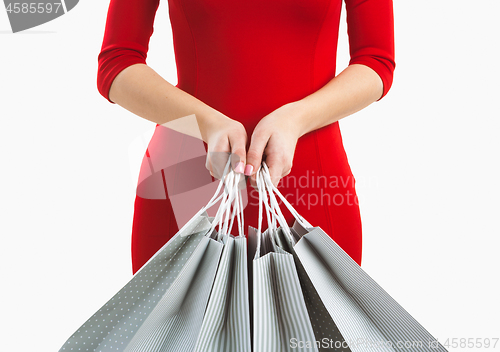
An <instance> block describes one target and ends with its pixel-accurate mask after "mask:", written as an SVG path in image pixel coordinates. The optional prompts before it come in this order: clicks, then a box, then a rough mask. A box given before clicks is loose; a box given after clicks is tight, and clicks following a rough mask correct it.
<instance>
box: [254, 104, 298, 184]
mask: <svg viewBox="0 0 500 352" xmlns="http://www.w3.org/2000/svg"><path fill="white" fill-rule="evenodd" d="M301 114H302V110H301V109H300V108H299V106H298V104H297V103H296V102H292V103H288V104H285V105H283V106H281V107H279V108H278V109H276V110H274V111H273V112H271V113H270V114H268V115H267V116H265V117H264V118H263V119H262V120H260V121H259V123H258V124H257V126H256V127H255V129H254V131H253V133H252V137H251V141H250V147H249V149H248V152H247V165H246V167H245V175H247V176H251V177H250V184H251V185H252V186H253V187H256V180H255V176H256V172H257V170H258V168H259V166H260V164H261V162H262V159H263V157H264V160H265V161H266V163H267V166H268V167H269V173H270V176H271V180H272V182H273V184H274V185H275V186H276V187H277V186H278V183H279V181H280V180H281V178H282V177H284V176H286V175H288V174H289V173H290V171H291V170H292V162H293V156H294V153H295V146H296V145H297V140H298V139H299V137H301V136H302V135H303V127H302V123H301Z"/></svg>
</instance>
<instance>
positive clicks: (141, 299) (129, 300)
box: [59, 161, 231, 352]
mask: <svg viewBox="0 0 500 352" xmlns="http://www.w3.org/2000/svg"><path fill="white" fill-rule="evenodd" d="M229 165H230V164H229V161H228V163H227V165H226V169H225V174H224V175H227V176H229V175H230V174H231V173H227V172H226V171H227V170H229ZM224 183H225V182H223V181H222V180H221V182H220V183H219V187H218V188H217V191H216V192H215V194H214V196H213V197H212V199H211V200H210V201H209V202H208V204H207V205H206V206H205V207H203V208H202V209H200V211H198V212H197V214H195V215H194V216H193V217H192V218H191V219H190V220H189V221H188V222H187V223H186V224H185V225H184V226H183V227H182V228H181V229H180V230H179V231H178V232H177V233H176V234H175V235H174V236H173V237H172V238H171V239H170V240H169V241H168V242H167V243H166V244H165V245H164V246H163V247H162V248H160V250H158V251H157V252H156V253H155V254H154V255H153V256H152V257H151V258H150V259H149V260H148V262H146V264H144V265H143V267H141V269H140V270H138V271H137V272H136V273H135V274H134V276H133V277H132V279H131V280H130V281H129V282H128V283H127V284H126V285H125V286H124V287H123V288H122V289H121V290H120V291H118V292H117V293H116V294H115V295H114V296H113V297H112V298H111V299H110V300H109V301H108V302H107V303H106V304H104V305H103V306H102V307H101V308H100V309H99V310H98V311H97V312H96V313H95V314H94V315H93V316H92V317H90V318H89V319H88V320H87V321H86V322H85V323H84V324H83V325H82V326H81V327H80V328H79V329H78V330H77V331H76V332H75V333H74V334H73V335H72V336H71V337H70V338H69V339H68V340H67V341H66V343H65V344H64V345H63V346H62V347H61V349H60V350H59V351H60V352H63V351H64V352H66V351H78V350H81V351H127V352H129V351H130V352H131V351H134V352H138V351H175V352H180V351H192V350H193V348H194V344H195V342H196V339H197V336H198V333H199V331H200V328H201V324H202V321H203V316H204V313H205V309H206V306H207V302H208V298H209V296H210V291H211V289H212V285H213V282H214V279H215V274H216V271H217V267H218V263H219V259H220V256H221V253H222V250H223V247H224V244H223V243H222V242H221V241H220V238H217V232H216V231H215V230H214V222H213V220H214V219H213V218H209V217H208V215H207V213H206V209H207V208H209V207H211V206H212V205H214V204H216V203H217V202H218V201H219V200H221V199H224V197H227V191H226V189H224V193H223V194H221V195H218V193H219V192H220V191H221V187H222V185H223V184H224Z"/></svg>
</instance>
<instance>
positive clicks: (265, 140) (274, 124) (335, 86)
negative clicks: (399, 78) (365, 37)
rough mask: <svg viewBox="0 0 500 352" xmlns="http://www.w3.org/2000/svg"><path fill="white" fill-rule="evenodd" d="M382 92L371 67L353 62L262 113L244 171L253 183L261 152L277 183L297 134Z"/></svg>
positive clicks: (345, 113)
mask: <svg viewBox="0 0 500 352" xmlns="http://www.w3.org/2000/svg"><path fill="white" fill-rule="evenodd" d="M382 92H383V84H382V80H381V78H380V76H379V75H378V74H377V73H376V72H375V71H373V70H372V69H371V68H369V67H367V66H365V65H361V64H353V65H350V66H348V67H347V68H346V69H345V70H344V71H342V73H340V74H339V75H338V76H336V77H335V78H333V79H332V80H330V81H329V82H328V83H327V84H326V85H324V86H323V87H322V88H321V89H319V90H317V91H316V92H314V93H313V94H310V95H308V96H306V97H305V98H303V99H301V100H298V101H295V102H292V103H289V104H285V105H283V106H281V107H280V108H278V109H276V110H274V111H273V112H272V113H270V114H269V115H267V116H265V117H264V118H263V119H262V120H261V121H260V122H259V124H258V125H257V126H256V127H255V130H254V132H253V134H252V137H251V141H250V148H249V150H248V153H247V167H246V168H245V174H246V175H252V178H251V180H250V181H251V184H252V185H254V186H255V184H256V183H255V172H254V171H256V169H255V167H256V166H257V165H260V163H261V160H262V156H263V154H265V155H266V163H267V164H268V166H269V172H270V174H271V179H272V181H273V184H274V185H275V186H277V185H278V183H279V180H280V179H281V178H282V177H284V176H286V175H288V174H289V173H290V171H291V168H292V160H293V155H294V153H295V146H296V144H297V140H298V139H299V138H300V137H301V136H303V135H304V134H306V133H308V132H311V131H314V130H317V129H319V128H321V127H324V126H326V125H329V124H331V123H333V122H335V121H338V120H340V119H341V118H343V117H346V116H348V115H351V114H353V113H355V112H356V111H359V110H361V109H363V108H364V107H366V106H368V105H370V104H371V103H373V102H375V101H376V100H378V99H379V98H380V97H381V95H382V94H383V93H382ZM249 165H251V166H249Z"/></svg>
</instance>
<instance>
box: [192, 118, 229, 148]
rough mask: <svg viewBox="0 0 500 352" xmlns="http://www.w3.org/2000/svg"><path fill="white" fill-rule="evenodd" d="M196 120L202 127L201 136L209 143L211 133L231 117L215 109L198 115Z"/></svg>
mask: <svg viewBox="0 0 500 352" xmlns="http://www.w3.org/2000/svg"><path fill="white" fill-rule="evenodd" d="M196 120H197V122H198V127H199V128H200V133H201V138H202V139H203V141H204V142H205V143H208V138H209V136H210V134H211V133H212V132H214V130H217V128H218V127H217V126H221V125H222V124H223V123H227V121H228V120H230V118H229V117H227V116H226V115H224V114H223V113H221V112H219V111H217V110H213V111H208V112H206V113H201V114H198V115H196Z"/></svg>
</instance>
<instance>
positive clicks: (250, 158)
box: [245, 129, 270, 182]
mask: <svg viewBox="0 0 500 352" xmlns="http://www.w3.org/2000/svg"><path fill="white" fill-rule="evenodd" d="M269 137H270V133H268V132H267V131H266V132H261V131H260V130H257V129H255V130H254V133H253V134H252V140H251V142H250V147H249V148H248V152H247V162H246V167H245V175H247V176H252V178H253V182H255V173H256V172H257V170H258V168H259V166H260V164H261V163H262V156H263V155H264V150H265V148H266V145H267V142H268V141H269ZM251 182H252V180H251Z"/></svg>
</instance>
